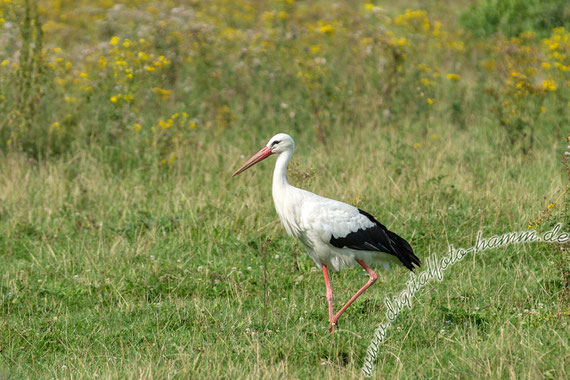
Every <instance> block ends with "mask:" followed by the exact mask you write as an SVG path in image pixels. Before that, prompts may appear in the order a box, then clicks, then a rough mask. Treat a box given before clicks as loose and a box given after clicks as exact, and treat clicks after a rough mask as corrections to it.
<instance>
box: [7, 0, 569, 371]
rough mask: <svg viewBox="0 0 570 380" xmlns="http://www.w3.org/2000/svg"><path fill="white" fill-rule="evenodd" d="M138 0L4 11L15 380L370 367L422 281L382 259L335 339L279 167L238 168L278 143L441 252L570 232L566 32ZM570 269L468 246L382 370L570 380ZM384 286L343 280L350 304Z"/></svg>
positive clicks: (318, 5) (291, 4)
mask: <svg viewBox="0 0 570 380" xmlns="http://www.w3.org/2000/svg"><path fill="white" fill-rule="evenodd" d="M115 3H116V4H113V2H109V1H106V0H96V1H93V0H89V1H88V0H77V1H74V2H59V1H51V0H45V1H39V2H38V3H37V8H36V7H35V4H36V3H34V2H31V1H30V2H27V1H24V0H22V1H17V0H12V1H7V0H0V32H1V33H0V115H2V117H1V118H0V273H1V276H2V277H1V279H0V313H1V318H0V377H11V378H37V377H54V378H67V377H70V378H71V377H73V378H95V377H96V376H97V377H99V378H117V377H121V378H122V377H128V378H131V377H132V378H134V377H137V378H139V377H142V378H166V377H182V378H184V377H191V378H228V377H232V378H283V377H285V378H313V377H316V378H351V377H358V376H360V375H361V374H360V368H361V365H362V360H363V358H364V355H365V350H366V348H367V347H368V345H369V343H370V341H371V339H372V337H373V333H374V329H375V328H376V326H377V325H378V324H379V323H380V322H383V321H384V313H385V309H384V303H383V300H384V297H385V296H387V295H395V294H396V293H398V292H400V291H401V290H402V289H404V287H405V282H406V281H407V280H408V276H409V275H408V273H407V272H406V270H404V269H403V268H392V269H391V270H390V271H389V272H385V271H384V270H382V269H379V270H378V274H379V276H380V277H379V281H378V282H377V283H376V284H375V285H374V286H373V287H372V288H371V290H370V291H368V292H367V293H365V295H363V296H362V297H361V298H360V299H359V300H358V301H357V302H356V303H355V304H354V305H353V306H351V307H350V308H349V309H348V310H347V312H346V313H345V314H344V315H343V318H342V319H341V320H340V325H339V329H338V331H337V332H335V333H334V334H328V333H327V328H328V312H327V307H326V300H325V298H324V293H325V287H324V281H323V279H322V274H321V273H320V272H319V271H318V270H316V268H314V263H313V262H312V260H311V259H310V258H308V256H307V255H306V254H305V253H304V248H303V246H302V244H301V243H300V242H297V241H294V240H293V239H292V238H289V237H288V236H286V234H285V232H284V230H283V229H282V227H281V226H280V225H279V221H278V219H277V215H276V214H275V211H274V209H273V203H272V199H271V180H270V177H271V170H272V164H273V162H272V160H271V159H268V160H267V161H266V162H264V163H262V164H259V165H257V166H256V167H255V168H252V169H250V170H248V171H247V172H245V173H243V174H241V175H240V176H239V177H236V178H233V179H232V178H231V177H230V175H231V173H232V172H233V170H235V169H236V168H237V167H238V166H239V165H240V164H242V163H243V161H244V160H245V159H247V158H248V157H249V155H250V154H251V153H254V152H255V151H257V149H259V148H260V147H261V146H262V145H263V144H265V143H266V141H267V140H268V139H269V138H270V137H271V136H272V135H273V134H275V133H277V132H287V133H289V134H291V135H292V136H293V138H294V139H295V141H296V144H297V151H296V154H295V156H294V158H293V161H292V163H291V167H290V170H289V177H290V180H291V182H293V183H295V184H296V185H298V186H300V187H303V188H307V189H308V190H311V191H314V192H316V193H318V194H322V195H324V196H328V197H332V198H335V199H339V200H342V201H345V202H348V203H351V204H354V205H357V206H358V207H360V208H362V209H364V210H367V211H369V212H371V213H373V214H374V215H375V216H377V218H378V219H379V220H380V221H382V222H383V223H384V224H386V225H387V226H388V227H389V228H390V229H392V230H394V231H395V232H397V233H398V234H400V235H401V236H403V237H405V238H406V239H408V240H409V241H410V242H411V244H412V246H413V247H414V250H415V252H416V253H417V255H418V256H419V257H420V258H422V259H425V258H427V257H428V256H429V255H430V254H433V253H436V254H438V255H440V256H442V255H444V254H445V253H446V252H447V247H448V244H453V245H454V247H470V246H471V245H473V244H474V243H475V237H476V234H477V232H478V231H479V230H481V231H483V235H484V236H485V237H489V236H492V235H495V234H502V233H506V232H510V231H520V230H528V229H535V230H537V231H539V232H545V231H547V230H550V229H551V228H552V227H553V226H554V225H555V224H557V223H566V222H567V221H568V220H570V210H569V207H568V197H569V193H568V191H567V189H568V180H569V175H570V174H569V169H568V156H565V155H564V152H565V151H566V149H567V148H566V147H567V145H568V132H569V131H568V125H570V123H569V112H568V111H569V109H570V107H569V103H568V102H569V99H570V96H569V94H570V87H569V81H570V77H569V73H570V70H569V68H570V41H569V36H570V33H569V32H568V30H566V29H565V28H554V29H552V30H549V31H548V32H547V33H546V34H545V36H544V38H542V39H539V38H538V37H537V36H536V35H533V34H529V33H524V34H522V35H518V36H516V37H515V38H511V39H506V38H504V37H501V36H490V37H488V38H486V39H483V40H473V39H471V37H470V36H469V33H467V32H465V31H464V30H463V29H461V28H459V27H457V25H458V24H459V15H460V14H461V13H462V12H464V11H465V9H467V6H468V4H464V3H458V4H456V5H455V6H454V7H455V8H454V9H451V10H447V9H446V10H443V9H442V7H441V6H440V5H438V3H437V2H435V3H433V4H432V5H431V6H430V7H429V8H427V9H419V10H412V9H408V10H406V9H405V8H403V7H405V6H406V5H409V7H410V8H412V7H413V6H414V4H404V5H402V4H401V3H399V2H393V3H392V4H368V3H366V4H361V3H357V2H353V1H346V2H337V3H335V4H333V5H331V3H330V2H328V1H315V2H305V1H299V2H295V1H287V0H279V1H277V0H276V1H269V2H254V1H247V0H239V1H235V0H232V1H230V0H223V1H216V2H202V1H191V2H184V1H174V0H172V1H167V2H159V1H156V0H137V1H134V0H128V1H126V0H125V1H117V2H115ZM381 7H383V8H381ZM173 8H175V10H173ZM525 31H526V30H525ZM568 229H569V227H568V226H566V225H565V226H564V230H565V231H568ZM265 271H266V273H265ZM569 273H570V259H569V256H568V243H566V244H565V245H561V244H534V245H520V246H519V245H516V246H509V247H507V248H501V249H495V250H491V251H486V252H485V253H483V254H481V255H476V256H473V255H470V256H467V257H466V258H465V259H464V260H463V261H461V262H460V263H458V264H457V265H455V266H454V267H452V268H450V269H449V270H448V271H446V272H445V275H444V279H443V281H442V282H434V283H430V284H429V285H428V286H427V287H426V288H425V289H424V290H423V291H421V292H420V293H419V294H418V295H417V297H416V298H415V299H414V308H413V309H412V310H411V311H406V312H403V313H402V314H401V315H400V316H399V317H398V319H397V321H396V322H395V324H394V325H393V326H392V328H391V329H390V330H389V332H388V338H387V341H386V342H385V343H384V344H383V345H381V346H380V352H379V354H378V363H377V372H376V376H379V377H386V378H392V377H396V376H397V377H404V378H408V377H417V376H420V377H445V378H447V377H462V378H478V377H484V378H499V377H500V378H503V377H517V378H519V377H520V378H555V379H566V378H568V375H569V373H568V359H569V358H568V344H569V342H568V340H569V333H568V331H569V329H568V322H569V314H570V304H569V298H568V297H569V296H568V291H569ZM265 274H266V277H265ZM265 278H266V280H264V279H265ZM366 279H367V277H366V274H365V273H364V272H363V271H362V270H360V269H357V268H354V269H350V270H346V271H343V272H341V273H338V274H333V275H332V280H331V281H332V286H333V289H334V290H335V305H338V304H340V303H342V302H344V301H345V300H346V299H348V298H349V297H350V296H351V295H352V294H353V293H354V291H355V290H357V289H358V288H359V287H360V286H362V285H363V284H364V283H365V281H366Z"/></svg>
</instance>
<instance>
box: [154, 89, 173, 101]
mask: <svg viewBox="0 0 570 380" xmlns="http://www.w3.org/2000/svg"><path fill="white" fill-rule="evenodd" d="M152 91H153V92H154V93H155V94H157V95H158V96H160V99H161V100H168V99H170V95H171V94H172V90H165V89H163V88H160V87H155V88H153V89H152Z"/></svg>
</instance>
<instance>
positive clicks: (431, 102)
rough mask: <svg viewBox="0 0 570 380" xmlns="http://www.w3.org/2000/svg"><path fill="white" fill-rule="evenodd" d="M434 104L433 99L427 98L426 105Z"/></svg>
mask: <svg viewBox="0 0 570 380" xmlns="http://www.w3.org/2000/svg"><path fill="white" fill-rule="evenodd" d="M434 103H435V99H434V98H427V104H429V105H432V104H434Z"/></svg>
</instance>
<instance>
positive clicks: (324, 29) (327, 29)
mask: <svg viewBox="0 0 570 380" xmlns="http://www.w3.org/2000/svg"><path fill="white" fill-rule="evenodd" d="M319 31H320V32H321V33H323V34H326V35H327V36H332V35H333V34H334V26H332V25H331V24H326V25H322V26H321V27H320V28H319Z"/></svg>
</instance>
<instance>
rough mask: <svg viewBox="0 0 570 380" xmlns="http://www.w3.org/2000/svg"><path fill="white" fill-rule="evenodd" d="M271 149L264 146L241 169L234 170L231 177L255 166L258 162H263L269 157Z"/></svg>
mask: <svg viewBox="0 0 570 380" xmlns="http://www.w3.org/2000/svg"><path fill="white" fill-rule="evenodd" d="M271 154H272V153H271V148H268V147H266V146H264V147H263V148H262V149H261V150H260V151H259V152H257V153H256V154H255V155H254V156H253V157H251V158H250V159H249V160H247V162H246V163H245V164H243V166H242V167H241V168H239V169H238V170H236V171H235V172H234V174H232V177H234V176H236V175H238V174H239V173H241V172H243V171H244V170H246V169H249V168H251V167H252V166H253V165H255V164H257V163H258V162H259V161H263V160H265V159H266V158H267V157H269V156H271Z"/></svg>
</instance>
